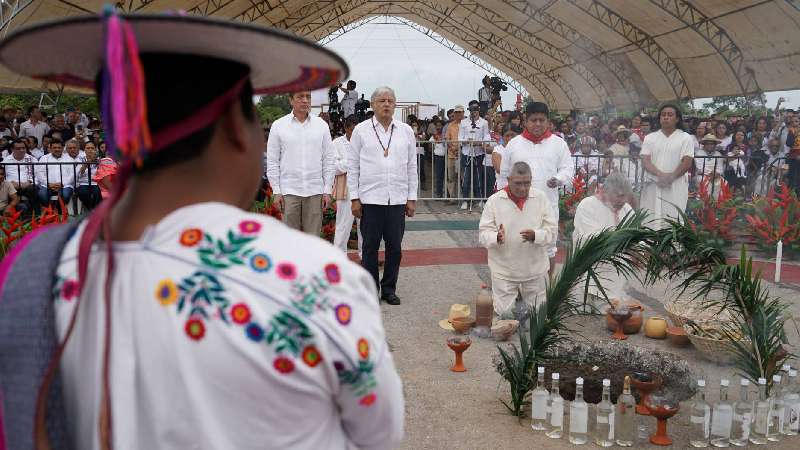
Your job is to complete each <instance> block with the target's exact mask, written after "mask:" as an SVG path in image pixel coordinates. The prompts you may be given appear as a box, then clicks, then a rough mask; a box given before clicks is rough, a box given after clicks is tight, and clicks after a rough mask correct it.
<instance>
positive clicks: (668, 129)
mask: <svg viewBox="0 0 800 450" xmlns="http://www.w3.org/2000/svg"><path fill="white" fill-rule="evenodd" d="M658 115H659V120H660V122H661V129H660V130H658V131H656V132H653V133H650V134H648V135H647V136H645V138H644V142H642V153H641V155H642V167H643V168H644V172H645V178H644V185H643V187H642V196H641V200H640V207H641V208H642V209H644V210H647V211H648V212H649V214H650V218H651V219H652V220H653V223H652V224H651V226H653V227H656V228H658V227H665V226H666V222H664V219H667V218H670V219H673V220H674V219H678V217H680V214H679V211H680V212H683V211H685V210H686V202H687V200H688V199H689V175H688V174H687V172H688V171H689V169H690V168H691V167H692V164H693V161H694V142H693V141H692V136H691V135H690V134H688V133H686V132H684V131H683V116H682V114H681V111H680V109H679V108H678V107H676V106H674V105H664V106H662V107H661V109H660V110H659V112H658Z"/></svg>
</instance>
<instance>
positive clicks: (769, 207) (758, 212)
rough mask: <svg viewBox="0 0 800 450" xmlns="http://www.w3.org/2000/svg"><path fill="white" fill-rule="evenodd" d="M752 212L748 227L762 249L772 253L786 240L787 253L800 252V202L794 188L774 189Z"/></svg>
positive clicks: (757, 203) (758, 202)
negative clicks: (778, 244)
mask: <svg viewBox="0 0 800 450" xmlns="http://www.w3.org/2000/svg"><path fill="white" fill-rule="evenodd" d="M752 209H753V214H748V215H747V216H746V219H747V223H748V228H749V230H750V232H751V233H752V234H753V235H754V236H755V237H756V238H757V239H758V243H759V246H760V247H761V248H763V249H765V250H768V251H770V252H771V251H774V249H775V245H776V244H777V243H778V241H783V248H784V250H785V251H788V250H791V251H800V199H798V198H797V194H795V193H794V191H793V190H792V189H791V188H789V187H788V186H787V185H786V184H783V185H781V186H780V190H779V191H776V190H775V187H771V188H770V190H769V192H768V193H767V196H766V197H762V198H757V199H755V200H753V207H752Z"/></svg>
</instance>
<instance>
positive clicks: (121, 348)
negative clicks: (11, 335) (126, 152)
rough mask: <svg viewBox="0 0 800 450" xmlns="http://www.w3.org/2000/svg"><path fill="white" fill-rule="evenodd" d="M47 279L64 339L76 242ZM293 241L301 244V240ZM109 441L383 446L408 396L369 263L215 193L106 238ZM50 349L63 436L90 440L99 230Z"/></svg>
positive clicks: (101, 263) (95, 409)
mask: <svg viewBox="0 0 800 450" xmlns="http://www.w3.org/2000/svg"><path fill="white" fill-rule="evenodd" d="M83 231H84V226H81V227H80V228H79V229H78V232H77V233H76V235H75V236H74V237H73V238H72V239H71V240H70V241H69V243H68V244H67V246H66V248H65V251H64V252H63V254H62V258H61V264H60V267H59V270H58V272H57V275H58V276H57V279H56V286H55V292H54V296H55V300H54V301H55V302H56V328H57V333H58V335H59V336H60V338H62V339H63V337H64V334H65V330H66V327H67V324H68V323H69V320H70V317H71V315H72V314H73V311H74V308H75V307H76V304H77V302H78V292H77V283H76V281H75V280H76V278H77V263H76V257H77V251H78V241H79V237H80V236H81V234H82V233H83ZM300 249H301V250H302V251H298V250H300ZM115 261H116V274H115V276H114V279H113V282H112V285H111V295H112V297H111V302H112V305H113V307H112V310H111V317H112V322H111V323H112V328H111V330H112V331H111V354H110V355H111V356H110V392H111V400H112V420H113V446H114V448H115V449H116V450H126V449H130V450H134V449H175V450H185V449H209V450H210V449H268V448H275V449H286V448H292V449H323V448H324V449H342V448H348V449H349V448H376V449H377V448H390V447H393V446H395V445H397V444H398V443H399V441H400V440H401V438H402V435H403V395H402V387H401V382H400V379H399V377H398V375H397V373H396V371H395V368H394V363H393V361H392V356H391V354H390V353H389V349H388V348H387V344H386V337H385V335H384V329H383V325H382V321H381V313H380V309H379V307H378V303H377V302H376V301H375V298H376V291H375V285H374V282H373V281H372V278H370V276H369V274H368V273H367V272H366V271H364V270H363V269H362V268H361V267H359V266H357V265H356V264H354V263H351V262H350V261H348V260H347V259H346V257H345V255H344V254H343V253H342V252H340V251H339V250H337V249H335V248H334V247H332V246H330V245H328V244H327V243H325V242H324V241H323V240H321V239H318V238H314V237H309V236H307V235H305V234H302V233H300V232H297V231H294V230H291V229H289V228H288V227H286V226H284V225H283V224H282V223H280V222H278V221H276V220H274V219H272V218H270V217H267V216H264V215H258V214H248V213H245V212H243V211H241V210H239V209H237V208H234V207H232V206H229V205H224V204H221V203H203V204H197V205H192V206H188V207H185V208H182V209H179V210H177V211H174V212H173V213H171V214H170V215H169V216H167V217H165V218H164V219H163V220H161V221H160V222H159V223H158V224H156V225H155V226H152V227H150V228H149V229H147V230H146V231H145V233H144V234H143V236H142V238H141V239H140V240H139V241H134V242H124V243H115ZM89 267H90V272H89V277H88V280H87V284H86V286H85V288H84V292H83V293H82V295H81V296H80V302H81V304H80V308H79V312H78V316H77V322H76V326H75V329H74V331H73V333H72V337H71V338H70V341H69V344H68V345H67V347H66V350H65V353H64V355H63V359H62V361H61V372H60V374H61V378H62V380H63V385H64V395H65V403H66V410H67V421H68V425H69V431H70V436H71V437H72V439H73V442H72V444H73V445H72V448H80V449H88V450H92V449H99V448H100V447H99V445H98V426H97V424H98V414H99V410H100V407H99V405H100V394H101V391H100V386H101V380H102V378H101V367H102V348H103V345H102V342H103V330H104V328H103V327H104V321H103V319H102V318H103V317H104V311H105V308H104V302H103V301H102V299H103V296H102V291H103V285H104V278H105V277H104V274H105V267H106V254H105V251H104V246H103V245H101V244H96V245H95V247H94V250H93V253H92V255H91V258H90V263H89Z"/></svg>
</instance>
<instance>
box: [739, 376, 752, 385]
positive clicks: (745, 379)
mask: <svg viewBox="0 0 800 450" xmlns="http://www.w3.org/2000/svg"><path fill="white" fill-rule="evenodd" d="M739 384H740V385H742V386H750V380H748V379H747V378H742V379H741V380H739Z"/></svg>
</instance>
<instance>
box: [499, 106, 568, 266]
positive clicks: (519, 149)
mask: <svg viewBox="0 0 800 450" xmlns="http://www.w3.org/2000/svg"><path fill="white" fill-rule="evenodd" d="M549 115H550V110H549V108H548V107H547V105H546V104H544V103H541V102H532V103H529V104H528V106H526V107H525V129H524V130H523V132H522V134H521V135H519V136H517V137H515V138H514V139H512V140H511V142H509V143H508V144H507V145H506V149H505V152H503V159H502V161H501V164H500V177H499V178H498V180H497V184H498V186H497V188H498V189H502V188H504V187H505V186H506V180H507V179H508V175H509V174H510V173H511V168H512V167H514V164H515V163H517V162H520V161H521V162H525V163H527V164H528V166H530V168H531V171H532V172H533V187H534V188H535V189H538V190H540V191H542V192H544V193H545V195H547V199H548V200H549V201H550V208H552V210H553V217H554V218H555V221H556V223H558V188H559V186H563V185H566V184H569V183H571V182H572V177H573V176H575V165H574V162H573V161H572V156H571V154H570V152H569V147H568V146H567V143H566V142H565V141H564V139H562V138H560V137H558V136H556V135H554V134H552V133H551V132H550V119H549ZM501 183H502V184H501ZM547 254H548V256H549V257H550V273H551V274H552V271H553V268H554V267H555V256H556V240H555V239H554V240H553V242H552V246H551V247H550V248H549V249H548V251H547Z"/></svg>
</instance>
